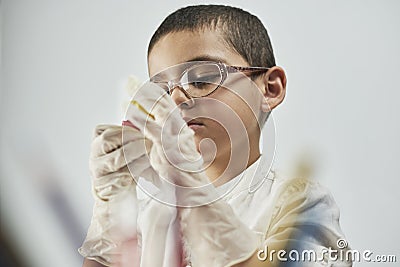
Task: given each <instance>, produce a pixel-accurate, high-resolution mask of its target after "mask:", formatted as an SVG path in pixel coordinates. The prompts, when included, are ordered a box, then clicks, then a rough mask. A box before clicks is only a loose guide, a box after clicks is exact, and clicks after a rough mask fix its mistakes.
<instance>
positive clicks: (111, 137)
mask: <svg viewBox="0 0 400 267" xmlns="http://www.w3.org/2000/svg"><path fill="white" fill-rule="evenodd" d="M101 130H102V132H101V134H100V135H98V136H97V137H95V138H94V140H93V141H92V149H91V157H93V158H95V157H99V156H102V155H105V154H107V153H110V152H112V151H114V150H116V149H118V148H120V147H121V146H122V145H123V144H126V143H128V142H130V141H135V140H137V139H143V134H142V133H140V132H139V131H138V130H136V129H134V128H132V127H125V126H124V127H123V126H113V127H108V128H105V129H101ZM98 132H100V130H99V131H98Z"/></svg>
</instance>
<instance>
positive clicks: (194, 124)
mask: <svg viewBox="0 0 400 267" xmlns="http://www.w3.org/2000/svg"><path fill="white" fill-rule="evenodd" d="M183 119H184V120H185V122H186V124H187V125H188V126H189V128H191V129H192V130H199V129H200V128H201V127H204V123H203V122H202V121H201V120H199V119H191V118H187V117H184V118H183Z"/></svg>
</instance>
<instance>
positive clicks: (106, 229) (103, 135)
mask: <svg viewBox="0 0 400 267" xmlns="http://www.w3.org/2000/svg"><path fill="white" fill-rule="evenodd" d="M146 147H147V148H146ZM150 147H151V142H150V141H149V140H147V139H145V138H144V136H143V134H142V133H140V132H139V131H138V130H137V129H134V128H131V127H127V126H114V125H99V126H97V127H96V129H95V136H94V139H93V142H92V147H91V155H90V171H91V175H92V189H93V195H94V199H95V203H94V208H93V216H92V220H91V224H90V227H89V229H88V233H87V236H86V239H85V241H84V243H83V245H82V247H81V248H79V253H80V254H81V255H82V256H84V257H86V258H88V259H92V260H96V261H98V262H100V263H101V264H103V265H106V266H111V265H113V266H116V265H117V263H118V262H119V261H120V260H121V257H122V254H123V252H122V250H121V244H126V243H132V242H129V241H130V240H134V239H136V220H137V198H136V185H135V180H134V179H133V177H132V174H131V173H130V172H129V169H130V170H131V171H133V174H134V175H137V176H139V175H141V174H142V173H144V172H147V173H152V172H154V171H153V170H152V168H151V166H150V164H149V160H148V156H147V155H146V151H147V150H148V149H149V148H150ZM127 163H128V164H129V168H128V164H127ZM137 258H138V257H137Z"/></svg>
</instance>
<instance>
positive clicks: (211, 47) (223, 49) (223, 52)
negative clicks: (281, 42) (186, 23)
mask: <svg viewBox="0 0 400 267" xmlns="http://www.w3.org/2000/svg"><path fill="white" fill-rule="evenodd" d="M199 60H206V61H220V62H224V63H226V64H228V65H239V66H247V65H248V63H247V62H246V60H244V59H243V57H242V56H240V55H239V54H238V53H237V52H236V51H234V50H233V49H232V48H229V47H228V46H227V45H226V43H225V41H224V39H223V38H222V36H221V35H220V34H219V33H218V32H216V31H211V30H204V31H196V32H192V31H179V32H173V33H169V34H167V35H165V36H163V37H162V38H161V39H160V40H159V41H158V42H157V43H156V44H155V45H154V47H153V49H152V50H151V52H150V54H149V57H148V70H149V76H150V77H152V76H153V75H154V74H156V73H158V72H160V71H162V70H164V69H166V68H168V67H171V66H174V65H177V64H180V63H184V62H189V61H199Z"/></svg>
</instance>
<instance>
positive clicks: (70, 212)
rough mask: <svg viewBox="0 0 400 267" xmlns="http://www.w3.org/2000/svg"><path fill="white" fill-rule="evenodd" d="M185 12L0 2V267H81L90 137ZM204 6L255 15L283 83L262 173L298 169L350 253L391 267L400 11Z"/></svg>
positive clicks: (395, 236) (87, 0)
mask: <svg viewBox="0 0 400 267" xmlns="http://www.w3.org/2000/svg"><path fill="white" fill-rule="evenodd" d="M194 3H198V2H197V1H177V0H175V1H168V3H167V1H158V2H155V1H140V3H137V2H135V1H128V0H119V1H112V0H70V1H55V0H35V1H29V0H25V1H24V0H3V1H1V4H0V7H1V94H0V101H1V107H0V110H1V111H0V112H1V115H0V116H1V117H0V119H1V120H0V123H1V124H0V129H1V130H0V140H1V142H0V148H1V165H0V175H1V176H0V188H1V231H2V234H1V240H2V246H3V248H2V251H1V254H0V256H1V255H3V256H2V261H3V262H2V263H1V262H0V265H1V266H17V265H16V264H15V263H11V262H8V263H7V262H6V261H5V256H4V255H6V254H7V253H10V252H12V253H14V254H13V255H14V257H9V258H8V260H9V261H10V259H11V260H12V259H13V258H14V259H15V258H16V259H17V261H19V262H20V264H21V265H18V266H32V267H43V266H57V267H64V266H65V267H66V266H69V267H70V266H80V265H81V261H82V259H81V258H80V256H79V255H78V253H77V251H76V250H77V248H78V246H79V245H80V244H81V242H82V240H83V238H84V235H85V233H86V228H87V226H88V225H89V221H90V217H91V208H92V203H93V201H92V197H91V191H90V178H89V172H88V156H89V148H90V141H91V136H92V129H93V128H94V126H95V125H96V124H98V123H120V121H121V119H122V116H123V115H122V114H123V112H122V108H121V103H122V102H123V101H124V100H127V99H128V98H129V96H128V95H127V93H126V92H125V90H124V84H125V82H126V80H127V77H128V75H130V74H134V75H136V76H138V77H139V78H140V79H141V80H145V79H146V78H147V71H146V49H147V44H148V41H149V39H150V37H151V35H152V34H153V32H154V31H155V29H156V27H157V26H158V25H159V24H160V23H161V21H162V20H163V19H164V18H165V16H167V15H168V14H169V13H170V12H172V11H174V10H175V9H177V8H179V7H182V6H185V5H188V4H194ZM205 3H206V2H205ZM207 3H211V2H207ZM213 3H215V2H213ZM218 3H228V4H232V5H235V6H239V7H242V8H244V9H246V10H248V11H250V12H251V13H253V14H255V15H257V16H258V17H259V18H260V19H261V20H262V21H263V22H264V24H265V25H266V27H267V28H268V31H269V33H270V36H271V39H272V43H273V47H274V51H275V56H276V59H277V63H278V65H280V66H283V68H284V69H285V70H286V71H287V76H288V88H287V98H286V100H285V102H284V104H283V105H282V106H281V107H279V108H278V109H277V110H276V111H275V112H274V119H275V123H276V127H277V153H276V161H275V166H276V168H279V169H283V170H285V171H288V172H290V171H291V170H292V169H293V168H294V166H295V165H296V164H298V162H299V161H302V159H306V160H307V161H308V162H311V164H313V165H314V167H315V173H314V176H315V177H316V178H317V179H320V180H321V183H323V184H325V185H326V186H327V187H329V188H330V190H331V191H332V194H333V195H334V197H335V199H336V201H337V203H338V204H339V207H340V209H341V224H342V228H343V230H344V232H345V234H346V237H347V240H348V242H349V243H350V244H351V246H352V248H353V249H358V250H363V249H369V250H372V251H373V252H374V253H375V254H395V255H397V260H398V261H400V252H399V249H398V248H399V245H398V241H399V240H400V231H399V229H398V225H399V219H400V217H399V203H400V197H399V196H400V193H399V188H400V164H399V163H398V161H399V150H400V141H399V140H400V139H399V137H400V125H399V119H398V118H397V119H396V117H398V115H399V111H398V110H397V108H398V106H399V103H400V102H399V101H400V88H399V85H398V82H399V76H400V53H399V47H400V34H399V32H400V30H399V25H400V16H399V14H400V12H399V11H400V2H398V1H395V0H392V1H390V0H385V1H378V0H375V1H372V0H365V1H361V0H351V1H348V0H340V1H319V0H306V1H266V0H263V1H261V0H260V1H251V2H250V1H243V0H242V1H219V2H218ZM13 264H14V265H13ZM355 265H356V266H380V265H381V264H373V263H365V262H364V263H358V264H355ZM385 266H395V264H386V265H385Z"/></svg>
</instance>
